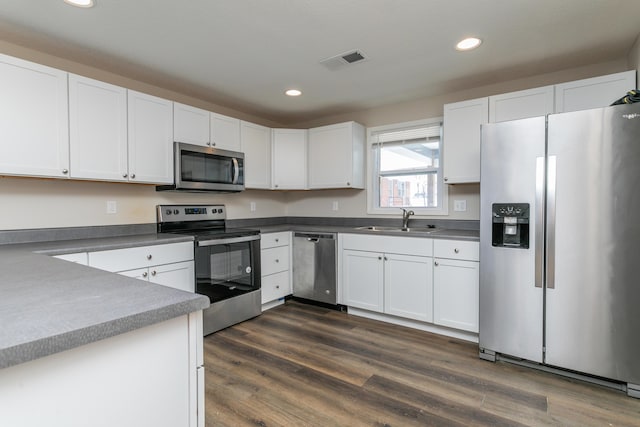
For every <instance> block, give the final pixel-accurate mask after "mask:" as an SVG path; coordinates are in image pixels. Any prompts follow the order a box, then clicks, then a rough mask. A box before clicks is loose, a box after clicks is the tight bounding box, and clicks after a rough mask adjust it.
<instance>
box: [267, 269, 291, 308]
mask: <svg viewBox="0 0 640 427" xmlns="http://www.w3.org/2000/svg"><path fill="white" fill-rule="evenodd" d="M289 294H291V282H290V281H289V272H288V271H282V272H280V273H276V274H270V275H268V276H263V277H262V304H264V303H267V302H270V301H274V300H277V299H278V298H283V297H286V296H287V295H289Z"/></svg>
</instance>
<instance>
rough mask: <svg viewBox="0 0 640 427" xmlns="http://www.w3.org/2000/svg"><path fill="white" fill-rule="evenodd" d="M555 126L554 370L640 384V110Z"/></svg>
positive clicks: (549, 306) (567, 117)
mask: <svg viewBox="0 0 640 427" xmlns="http://www.w3.org/2000/svg"><path fill="white" fill-rule="evenodd" d="M548 126H549V130H548V154H549V158H550V159H551V158H552V157H555V159H556V176H555V186H554V188H551V186H550V188H549V189H548V194H549V196H550V197H551V196H552V195H553V193H554V192H555V200H549V201H548V203H547V206H548V207H549V208H550V209H549V210H548V212H547V224H548V228H549V229H552V228H555V229H554V230H553V231H555V238H554V239H553V241H547V245H548V248H547V250H548V254H549V256H552V255H553V259H547V266H548V267H549V268H548V271H547V285H549V284H550V283H553V284H554V288H552V289H551V288H549V287H547V289H546V316H547V317H546V329H545V340H546V356H545V363H547V364H549V365H554V366H558V367H563V368H568V369H572V370H576V371H581V372H586V373H590V374H593V375H598V376H602V377H606V378H611V379H617V380H621V381H625V382H632V383H635V384H640V363H638V361H639V360H640V340H639V339H638V336H639V335H638V334H639V333H640V316H638V307H640V286H638V283H639V281H638V271H639V269H638V260H639V258H638V254H640V221H639V219H638V218H639V214H640V197H639V193H638V185H639V184H640V104H634V105H623V106H617V107H607V108H604V109H597V110H586V111H578V112H573V113H566V114H558V115H551V116H549V122H548ZM554 202H555V203H554ZM554 205H555V210H554V209H551V208H553V206H554Z"/></svg>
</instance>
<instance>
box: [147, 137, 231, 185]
mask: <svg viewBox="0 0 640 427" xmlns="http://www.w3.org/2000/svg"><path fill="white" fill-rule="evenodd" d="M173 160H174V167H173V173H174V181H173V184H172V185H159V186H157V187H156V190H158V191H192V192H201V191H210V192H220V193H229V192H238V191H242V190H244V153H240V152H237V151H229V150H220V149H217V148H212V147H204V146H200V145H193V144H185V143H182V142H176V143H174V153H173Z"/></svg>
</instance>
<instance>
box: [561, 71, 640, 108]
mask: <svg viewBox="0 0 640 427" xmlns="http://www.w3.org/2000/svg"><path fill="white" fill-rule="evenodd" d="M636 87H637V86H636V71H635V70H631V71H624V72H622V73H616V74H609V75H607V76H601V77H594V78H591V79H584V80H577V81H574V82H568V83H562V84H558V85H556V113H566V112H569V111H578V110H587V109H589V108H598V107H606V106H608V105H611V103H612V102H613V101H615V100H617V99H619V98H622V97H623V96H624V95H626V93H627V92H628V91H630V90H631V89H635V88H636Z"/></svg>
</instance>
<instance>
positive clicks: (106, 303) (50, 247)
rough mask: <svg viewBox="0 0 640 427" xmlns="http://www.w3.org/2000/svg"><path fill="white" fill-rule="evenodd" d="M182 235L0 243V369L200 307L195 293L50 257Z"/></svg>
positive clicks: (152, 242)
mask: <svg viewBox="0 0 640 427" xmlns="http://www.w3.org/2000/svg"><path fill="white" fill-rule="evenodd" d="M189 239H190V238H189V237H185V236H175V235H162V234H158V235H156V234H148V235H137V236H124V237H112V238H96V239H83V240H70V241H62V242H44V243H29V244H19V245H2V246H0V271H2V279H1V280H0V324H2V328H0V368H7V367H10V366H14V365H17V364H21V363H24V362H28V361H31V360H34V359H38V358H41V357H44V356H48V355H51V354H55V353H58V352H62V351H65V350H69V349H72V348H75V347H79V346H82V345H85V344H88V343H92V342H95V341H99V340H102V339H105V338H109V337H113V336H116V335H119V334H123V333H125V332H129V331H133V330H136V329H139V328H143V327H145V326H149V325H153V324H156V323H160V322H163V321H165V320H169V319H173V318H176V317H179V316H182V315H185V314H189V313H192V312H195V311H198V310H202V309H204V308H206V307H208V306H209V300H208V299H207V298H206V297H204V296H202V295H198V294H194V293H189V292H184V291H180V290H177V289H173V288H169V287H165V286H161V285H157V284H153V283H146V282H143V281H140V280H136V279H132V278H129V277H125V276H121V275H118V274H115V273H110V272H106V271H101V270H97V269H95V268H91V267H87V266H84V265H79V264H76V263H72V262H68V261H64V260H60V259H56V258H53V257H51V256H50V255H58V254H65V253H73V252H82V251H97V250H107V249H118V248H126V247H134V246H143V245H155V244H167V243H177V242H183V241H188V240H189Z"/></svg>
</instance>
